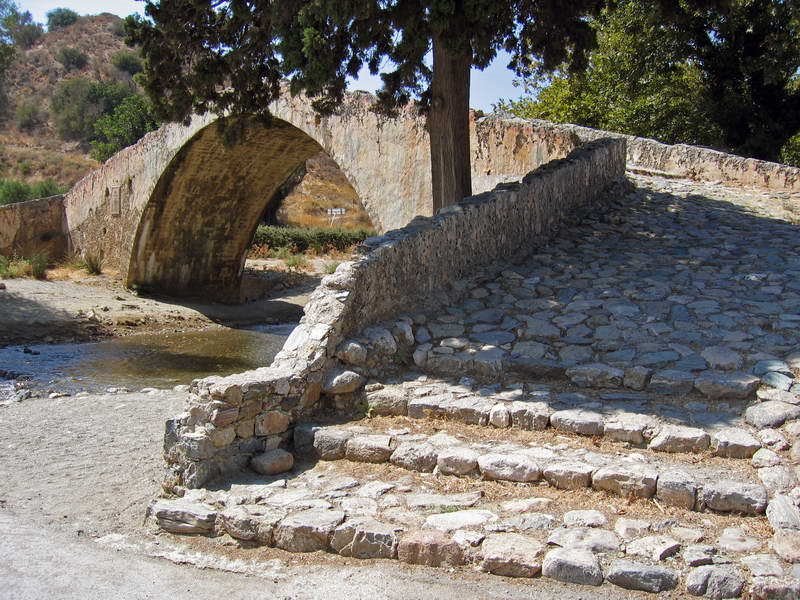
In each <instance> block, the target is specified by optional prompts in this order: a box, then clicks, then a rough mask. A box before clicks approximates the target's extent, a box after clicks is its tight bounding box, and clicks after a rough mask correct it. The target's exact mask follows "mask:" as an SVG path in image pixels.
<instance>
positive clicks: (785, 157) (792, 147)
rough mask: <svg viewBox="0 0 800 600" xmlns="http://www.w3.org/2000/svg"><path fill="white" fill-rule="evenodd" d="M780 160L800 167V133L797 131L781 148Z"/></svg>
mask: <svg viewBox="0 0 800 600" xmlns="http://www.w3.org/2000/svg"><path fill="white" fill-rule="evenodd" d="M780 161H781V162H782V163H783V164H785V165H792V166H793V167H800V133H796V134H795V135H794V136H792V137H790V138H789V140H788V141H787V142H786V143H785V144H784V145H783V148H781V155H780Z"/></svg>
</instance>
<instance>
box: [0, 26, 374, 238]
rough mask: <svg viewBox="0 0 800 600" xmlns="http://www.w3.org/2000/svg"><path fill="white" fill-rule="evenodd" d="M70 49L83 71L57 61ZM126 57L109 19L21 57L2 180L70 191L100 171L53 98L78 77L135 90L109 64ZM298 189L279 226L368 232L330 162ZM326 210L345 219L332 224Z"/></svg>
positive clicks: (2, 139)
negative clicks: (54, 109) (66, 134)
mask: <svg viewBox="0 0 800 600" xmlns="http://www.w3.org/2000/svg"><path fill="white" fill-rule="evenodd" d="M65 48H68V49H74V50H75V51H77V52H78V53H80V54H82V55H84V56H85V57H86V64H85V65H84V66H82V67H80V68H72V69H68V68H67V67H65V66H64V65H63V64H62V62H60V61H59V53H60V52H62V51H63V49H65ZM121 51H130V49H129V48H128V47H127V46H126V45H125V42H124V33H123V20H122V19H120V18H119V17H117V16H116V15H112V14H108V13H104V14H100V15H96V16H87V17H81V18H79V19H78V21H76V22H75V23H74V24H72V25H70V26H68V27H64V28H63V29H57V30H55V31H52V32H47V33H45V34H44V35H43V36H42V37H41V38H40V39H39V40H38V41H37V42H36V43H35V44H34V45H33V46H32V47H31V48H29V49H28V50H18V52H17V55H16V57H15V59H14V63H13V64H12V66H11V68H10V69H9V72H8V73H7V77H6V83H5V89H6V91H7V99H8V105H7V110H6V114H5V119H4V120H3V121H2V122H0V178H11V179H17V180H22V181H26V182H28V183H32V182H35V181H40V180H42V179H52V180H54V181H56V182H57V183H58V184H60V185H61V186H64V187H66V188H68V187H70V186H72V185H73V184H74V183H75V182H76V181H78V179H80V178H81V177H83V176H84V175H86V174H87V173H88V172H90V171H91V170H92V169H95V168H97V167H98V166H99V164H100V163H98V162H97V161H96V160H94V159H92V158H91V157H90V156H89V154H88V152H87V150H88V148H87V146H86V144H81V143H80V142H74V141H64V140H62V139H61V138H60V137H59V136H58V133H57V131H56V128H55V125H54V122H53V118H52V114H51V111H50V106H51V98H52V97H53V94H54V93H55V92H56V90H57V88H58V86H59V84H61V83H62V82H63V81H65V80H68V79H71V78H76V77H82V78H86V79H91V80H97V81H115V82H123V83H127V84H131V76H130V75H129V74H128V73H126V72H124V71H121V70H120V69H118V68H116V67H115V66H114V65H113V63H112V58H113V57H114V55H115V54H117V53H119V52H121ZM21 111H24V112H25V114H29V113H33V115H34V117H35V121H36V123H35V124H34V125H33V126H28V127H25V126H22V124H21V118H20V116H19V115H20V114H21ZM297 182H299V183H297V185H295V186H293V187H292V188H290V189H288V190H285V192H284V195H285V198H284V199H283V201H282V203H281V206H280V208H279V209H278V210H275V209H273V210H272V211H271V214H272V216H273V218H274V220H275V221H276V222H277V223H281V224H290V225H299V226H326V225H331V224H333V225H336V226H339V227H345V228H359V227H362V228H363V227H370V221H369V218H368V217H367V216H366V213H365V212H364V210H363V208H362V207H361V204H360V202H359V201H358V197H357V195H356V193H355V190H353V188H352V187H351V186H350V184H349V183H348V181H347V179H346V178H345V176H344V175H343V174H342V173H341V171H339V169H338V168H337V166H336V164H335V163H334V162H333V161H332V160H330V158H328V157H327V156H326V155H324V154H322V155H319V156H318V157H315V158H313V159H311V160H309V161H308V163H307V164H306V165H305V168H304V169H302V170H301V172H300V177H298V179H297ZM329 208H344V209H345V211H346V212H345V214H344V215H343V216H337V217H334V218H333V220H332V219H331V217H330V216H329V215H328V209H329Z"/></svg>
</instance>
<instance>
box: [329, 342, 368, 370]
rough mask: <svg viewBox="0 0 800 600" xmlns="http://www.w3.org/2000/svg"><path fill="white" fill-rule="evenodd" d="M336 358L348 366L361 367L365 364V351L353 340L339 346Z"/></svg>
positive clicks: (361, 345)
mask: <svg viewBox="0 0 800 600" xmlns="http://www.w3.org/2000/svg"><path fill="white" fill-rule="evenodd" d="M336 356H337V357H339V358H340V359H341V360H342V362H344V363H347V364H350V365H357V366H358V365H363V364H364V363H365V362H367V349H366V348H365V347H364V346H363V344H360V343H358V342H356V341H355V340H345V341H344V342H342V343H341V344H340V345H339V348H338V349H337V351H336Z"/></svg>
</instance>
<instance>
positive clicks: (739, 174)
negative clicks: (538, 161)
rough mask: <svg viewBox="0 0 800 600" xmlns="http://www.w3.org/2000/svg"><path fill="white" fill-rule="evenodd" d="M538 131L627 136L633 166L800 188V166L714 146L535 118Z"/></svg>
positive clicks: (786, 189) (732, 182)
mask: <svg viewBox="0 0 800 600" xmlns="http://www.w3.org/2000/svg"><path fill="white" fill-rule="evenodd" d="M531 124H532V125H533V126H534V127H536V128H537V130H538V131H542V132H544V131H549V132H551V134H552V135H556V134H558V133H561V134H562V135H567V136H568V135H573V136H575V137H576V138H577V139H578V140H580V142H588V141H592V140H596V139H603V138H617V139H624V140H625V141H626V142H627V148H628V150H627V163H628V168H629V169H631V170H634V171H635V170H640V171H645V172H656V173H658V174H663V175H668V176H674V177H681V178H686V179H694V180H697V181H712V182H720V183H724V184H727V185H734V186H754V187H758V188H763V189H768V190H774V191H784V192H800V169H799V168H797V167H790V166H788V165H782V164H779V163H773V162H767V161H764V160H757V159H755V158H744V157H742V156H736V155H734V154H726V153H725V152H719V151H718V150H712V149H710V148H702V147H700V146H689V145H687V144H674V145H670V144H663V143H661V142H658V141H656V140H652V139H649V138H641V137H636V136H632V135H623V134H620V133H612V132H609V131H602V130H598V129H590V128H589V127H581V126H579V125H562V124H557V123H550V122H549V121H541V120H533V121H531Z"/></svg>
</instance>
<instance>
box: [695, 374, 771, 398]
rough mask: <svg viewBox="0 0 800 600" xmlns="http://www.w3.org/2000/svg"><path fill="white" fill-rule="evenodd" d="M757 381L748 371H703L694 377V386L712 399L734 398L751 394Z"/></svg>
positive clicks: (756, 385)
mask: <svg viewBox="0 0 800 600" xmlns="http://www.w3.org/2000/svg"><path fill="white" fill-rule="evenodd" d="M758 382H759V379H758V377H755V376H753V375H750V374H748V373H737V372H728V373H723V372H719V371H705V372H704V373H702V374H701V375H700V376H699V377H698V378H697V379H695V382H694V387H695V388H696V389H697V391H698V392H700V393H701V394H703V395H704V396H706V397H708V398H710V399H712V400H736V399H744V398H749V397H750V396H752V395H753V393H754V392H755V391H756V388H757V387H758Z"/></svg>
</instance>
